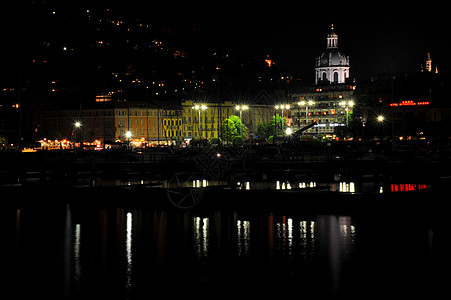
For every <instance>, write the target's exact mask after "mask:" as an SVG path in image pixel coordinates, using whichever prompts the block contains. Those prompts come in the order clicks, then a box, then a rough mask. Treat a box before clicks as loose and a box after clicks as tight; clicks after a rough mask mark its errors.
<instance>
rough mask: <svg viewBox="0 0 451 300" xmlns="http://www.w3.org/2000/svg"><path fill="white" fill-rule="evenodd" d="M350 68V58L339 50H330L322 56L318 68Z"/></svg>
mask: <svg viewBox="0 0 451 300" xmlns="http://www.w3.org/2000/svg"><path fill="white" fill-rule="evenodd" d="M330 66H349V62H348V58H347V56H346V55H344V53H343V52H341V51H340V50H338V49H337V48H329V49H326V51H324V52H323V54H321V56H320V57H319V60H318V65H317V67H330Z"/></svg>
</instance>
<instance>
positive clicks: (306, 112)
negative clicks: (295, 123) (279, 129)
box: [298, 100, 315, 127]
mask: <svg viewBox="0 0 451 300" xmlns="http://www.w3.org/2000/svg"><path fill="white" fill-rule="evenodd" d="M298 105H299V106H300V107H302V106H305V124H308V107H309V106H313V105H315V102H313V101H312V100H309V101H299V102H298ZM300 115H301V113H299V119H300V118H301V116H300ZM299 123H300V122H299ZM299 127H301V124H299Z"/></svg>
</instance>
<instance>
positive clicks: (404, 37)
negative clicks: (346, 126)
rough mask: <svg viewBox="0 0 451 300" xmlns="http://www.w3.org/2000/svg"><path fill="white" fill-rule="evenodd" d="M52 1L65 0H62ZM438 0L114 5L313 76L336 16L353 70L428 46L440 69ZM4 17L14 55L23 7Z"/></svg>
mask: <svg viewBox="0 0 451 300" xmlns="http://www.w3.org/2000/svg"><path fill="white" fill-rule="evenodd" d="M27 2H30V1H27ZM53 2H54V3H57V4H55V6H61V1H53ZM65 2H66V1H65ZM71 2H73V1H71ZM87 2H88V4H85V3H83V2H82V1H77V2H73V3H72V4H71V5H72V6H74V5H77V7H81V6H85V7H93V3H96V5H97V6H99V5H100V4H99V2H98V1H94V2H93V1H87ZM19 3H20V2H19ZM47 3H52V1H47ZM441 3H442V4H438V5H434V4H433V3H432V2H431V1H429V2H427V3H420V4H418V3H416V2H415V3H414V2H409V3H408V5H404V4H401V3H394V2H381V1H378V2H359V4H356V5H353V4H352V3H350V2H349V1H346V2H345V1H341V2H340V1H334V2H313V3H306V2H300V1H279V2H271V3H269V4H268V3H263V2H258V3H255V4H248V3H246V4H243V1H241V2H214V3H213V2H205V3H199V2H196V3H195V4H192V3H188V2H187V3H182V4H179V3H176V4H175V3H173V2H164V3H163V4H161V3H160V4H158V5H156V4H154V2H153V1H138V0H129V1H123V2H122V3H120V5H116V6H113V8H114V9H120V10H121V11H122V12H123V13H124V14H127V15H130V16H138V17H140V18H142V19H144V20H149V22H150V23H152V24H162V25H164V26H166V25H169V26H171V27H173V28H177V30H178V31H181V32H186V33H187V36H188V37H189V34H190V33H191V32H193V31H195V33H196V43H199V45H200V46H201V47H210V48H212V49H218V50H220V51H223V52H230V53H237V54H245V55H249V56H257V55H266V54H269V55H270V56H271V58H272V59H273V60H274V61H275V62H276V63H277V64H278V65H279V66H281V67H283V68H285V69H287V70H288V71H289V72H291V73H293V74H295V75H298V76H301V77H309V78H310V77H311V78H313V76H314V75H313V74H314V63H315V58H316V57H318V56H320V55H321V53H322V51H324V49H325V48H326V36H327V34H328V33H329V32H330V24H331V23H333V24H334V25H335V32H336V33H337V34H338V37H339V49H340V50H342V51H343V52H344V53H345V54H346V55H349V56H350V63H351V77H354V78H357V79H364V78H367V77H369V76H372V75H376V74H378V73H381V72H388V73H392V72H393V73H407V72H415V71H418V70H419V69H420V65H421V64H423V65H424V62H425V60H426V53H427V52H430V53H431V56H432V60H433V65H434V68H435V66H436V65H437V66H438V67H439V71H442V72H443V71H449V70H450V69H451V61H450V60H449V59H448V52H449V49H450V46H451V38H449V37H448V34H449V32H450V29H451V26H450V25H449V21H448V19H447V15H446V14H447V11H448V7H447V3H446V2H443V1H441ZM312 4H313V5H314V6H312ZM109 5H110V6H112V5H111V2H110V4H109ZM19 6H20V5H19ZM69 8H70V9H71V8H72V7H69ZM1 21H2V22H1V23H2V24H1V25H2V26H1V32H0V34H2V37H3V39H2V40H3V43H2V44H3V45H2V47H3V49H2V50H1V51H2V53H3V54H4V55H8V56H11V55H14V52H15V51H16V50H17V49H15V48H14V45H13V43H12V44H9V43H8V40H13V41H14V39H17V37H14V30H15V29H16V28H17V26H21V24H24V23H26V21H25V20H23V15H22V13H21V10H20V7H18V8H17V7H16V8H14V9H9V8H6V9H4V10H3V11H2V20H1ZM25 30H26V27H25ZM4 57H5V56H4Z"/></svg>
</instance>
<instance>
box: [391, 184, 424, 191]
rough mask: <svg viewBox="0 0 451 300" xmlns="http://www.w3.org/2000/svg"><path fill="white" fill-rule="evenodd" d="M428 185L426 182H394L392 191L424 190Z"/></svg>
mask: <svg viewBox="0 0 451 300" xmlns="http://www.w3.org/2000/svg"><path fill="white" fill-rule="evenodd" d="M427 187H428V186H427V185H426V184H411V183H392V184H391V186H390V188H391V191H392V192H408V191H418V190H424V189H426V188H427Z"/></svg>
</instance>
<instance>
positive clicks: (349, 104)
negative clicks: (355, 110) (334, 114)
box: [338, 100, 354, 126]
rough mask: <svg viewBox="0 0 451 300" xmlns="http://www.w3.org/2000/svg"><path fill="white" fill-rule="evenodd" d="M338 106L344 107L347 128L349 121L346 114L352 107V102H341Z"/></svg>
mask: <svg viewBox="0 0 451 300" xmlns="http://www.w3.org/2000/svg"><path fill="white" fill-rule="evenodd" d="M338 104H339V105H340V106H344V107H345V109H346V126H349V120H348V112H349V108H350V107H353V106H354V101H352V100H350V101H341V102H340V103H338Z"/></svg>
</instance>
